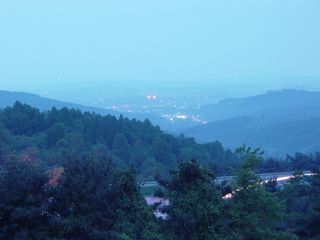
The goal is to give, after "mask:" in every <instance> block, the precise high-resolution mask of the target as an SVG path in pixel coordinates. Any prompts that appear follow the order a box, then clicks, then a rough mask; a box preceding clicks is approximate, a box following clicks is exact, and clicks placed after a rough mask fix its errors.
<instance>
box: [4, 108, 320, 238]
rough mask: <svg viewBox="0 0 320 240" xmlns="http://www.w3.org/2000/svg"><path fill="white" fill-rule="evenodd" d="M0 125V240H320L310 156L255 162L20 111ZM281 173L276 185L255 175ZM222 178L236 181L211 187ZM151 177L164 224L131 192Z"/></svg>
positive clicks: (183, 142)
mask: <svg viewBox="0 0 320 240" xmlns="http://www.w3.org/2000/svg"><path fill="white" fill-rule="evenodd" d="M0 126H1V127H0V141H1V142H0V163H1V167H0V196H1V197H0V239H37V240H38V239H78V240H82V239H83V240H85V239H88V240H91V239H92V240H102V239H110V240H113V239H114V240H211V239H221V240H222V239H225V240H228V239H230V240H231V239H234V240H238V239H239V240H242V239H243V240H245V239H252V240H260V239H262V240H263V239H265V240H269V239H270V240H273V239H319V238H320V231H319V229H320V226H319V222H320V205H319V201H320V179H319V176H320V174H319V166H320V154H319V153H316V154H313V155H304V154H300V153H297V154H296V155H295V156H288V157H287V158H286V159H284V160H278V159H273V158H269V159H265V160H264V159H263V152H262V151H261V150H259V149H251V148H249V147H246V146H243V147H240V148H238V149H237V150H236V151H231V150H225V149H223V147H222V145H221V144H220V143H218V142H215V143H208V144H198V143H196V142H195V141H194V140H193V139H192V138H185V137H184V136H179V137H174V136H172V135H169V134H166V133H164V132H162V131H161V130H160V129H159V127H154V126H152V125H151V123H150V122H149V121H148V120H146V121H144V122H140V121H136V120H129V119H127V118H123V117H119V118H116V117H113V116H104V117H102V116H100V115H97V114H94V113H82V112H80V111H78V110H72V109H71V110H70V109H66V108H64V109H61V110H57V109H55V108H53V109H52V110H50V111H46V112H40V111H39V110H37V109H35V108H32V107H30V106H28V105H24V104H21V103H19V102H17V103H16V104H15V105H14V106H13V107H8V108H5V109H3V110H1V111H0ZM288 170H295V171H296V173H295V176H294V178H292V179H291V180H289V181H288V182H286V183H285V184H284V185H278V184H277V182H276V181H275V180H274V179H270V181H268V182H264V181H262V180H261V179H260V178H259V176H258V175H257V174H256V173H258V172H263V171H265V172H268V171H288ZM299 170H312V171H313V175H311V176H303V175H302V173H301V171H299ZM223 174H235V177H234V179H233V181H232V182H231V183H228V184H227V183H225V182H223V183H221V184H219V183H217V182H216V181H214V180H215V177H216V176H217V175H223ZM153 178H156V179H157V181H158V182H159V185H160V186H161V187H160V188H159V189H158V190H157V191H156V195H157V196H161V197H163V198H165V199H168V200H169V203H170V204H169V205H168V206H166V207H164V208H162V209H161V211H162V212H163V213H164V214H167V216H168V217H167V218H165V219H156V217H155V216H154V214H153V211H154V208H156V207H157V206H154V207H150V206H147V204H146V201H145V200H144V197H143V196H142V194H141V191H140V184H139V182H140V181H141V180H148V179H153ZM224 196H229V198H226V197H224ZM230 196H231V197H230Z"/></svg>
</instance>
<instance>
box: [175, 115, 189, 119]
mask: <svg viewBox="0 0 320 240" xmlns="http://www.w3.org/2000/svg"><path fill="white" fill-rule="evenodd" d="M177 118H178V119H187V118H188V117H187V116H186V115H177Z"/></svg>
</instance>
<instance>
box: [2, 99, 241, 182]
mask: <svg viewBox="0 0 320 240" xmlns="http://www.w3.org/2000/svg"><path fill="white" fill-rule="evenodd" d="M0 136H1V138H0V139H1V143H0V144H1V145H0V146H1V152H0V154H1V157H2V159H6V158H10V155H12V154H14V155H16V156H20V157H22V158H31V159H41V161H42V162H43V163H44V164H45V165H46V166H49V167H52V166H60V165H62V164H63V163H64V162H65V161H66V159H68V158H70V157H80V156H82V155H83V154H90V155H92V156H93V157H94V158H97V159H102V158H113V159H114V163H115V164H116V167H118V168H119V169H123V168H126V167H130V166H133V167H134V168H135V169H136V170H137V173H138V175H139V177H140V178H141V179H143V180H147V179H150V178H153V177H154V176H155V175H156V174H168V172H169V170H170V169H171V168H175V167H176V166H177V161H178V160H182V159H183V160H191V159H197V160H198V161H200V162H201V163H203V164H204V165H206V166H208V167H210V168H218V169H219V171H220V172H221V173H227V172H229V173H231V172H232V171H233V170H234V169H233V168H234V167H235V165H236V164H235V163H236V158H235V155H234V154H233V153H232V152H231V151H230V150H225V149H224V148H223V147H222V145H221V144H220V143H219V142H214V143H208V144H197V143H196V142H195V141H194V139H192V138H185V137H184V136H183V135H181V136H180V137H174V136H172V135H169V134H166V133H164V132H162V131H161V130H160V128H159V127H154V126H153V125H152V124H151V123H150V121H148V120H145V121H144V122H141V121H137V120H134V119H133V120H129V119H128V118H124V117H122V116H120V117H119V118H116V117H114V116H111V115H107V116H101V115H98V114H95V113H89V112H85V113H82V112H81V111H79V110H74V109H67V108H62V109H61V110H57V109H55V108H53V109H52V110H50V111H45V112H40V111H39V110H38V109H36V108H32V107H31V106H28V105H25V104H21V103H20V102H17V103H16V104H15V105H14V106H13V107H8V108H5V109H3V110H1V111H0ZM227 166H228V167H227Z"/></svg>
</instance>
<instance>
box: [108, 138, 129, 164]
mask: <svg viewBox="0 0 320 240" xmlns="http://www.w3.org/2000/svg"><path fill="white" fill-rule="evenodd" d="M112 151H113V153H114V154H115V155H117V156H118V157H120V158H121V159H122V160H124V161H125V162H126V163H128V160H129V151H130V145H129V143H128V140H127V137H126V135H125V134H123V133H117V135H116V136H115V137H114V139H113V144H112Z"/></svg>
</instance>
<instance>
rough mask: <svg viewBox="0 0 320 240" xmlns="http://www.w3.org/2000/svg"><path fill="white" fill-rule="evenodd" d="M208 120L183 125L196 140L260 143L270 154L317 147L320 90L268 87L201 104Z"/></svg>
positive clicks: (233, 144) (231, 144)
mask: <svg viewBox="0 0 320 240" xmlns="http://www.w3.org/2000/svg"><path fill="white" fill-rule="evenodd" d="M199 115H201V116H202V117H203V118H204V119H206V120H207V121H208V124H205V125H201V126H197V127H194V128H190V129H185V130H184V131H183V133H185V134H186V135H187V136H193V137H195V138H196V139H197V140H199V141H203V142H207V141H213V140H218V141H221V142H222V144H224V145H225V146H226V147H229V148H235V147H237V146H239V145H241V144H247V145H250V146H254V147H262V148H263V149H265V150H266V151H267V153H268V154H270V155H281V156H283V155H285V154H289V153H293V152H312V151H316V150H320V92H309V91H302V90H282V91H272V92H268V93H266V94H262V95H258V96H253V97H247V98H239V99H228V100H223V101H221V102H219V103H217V104H211V105H206V106H203V107H202V108H200V109H199Z"/></svg>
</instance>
